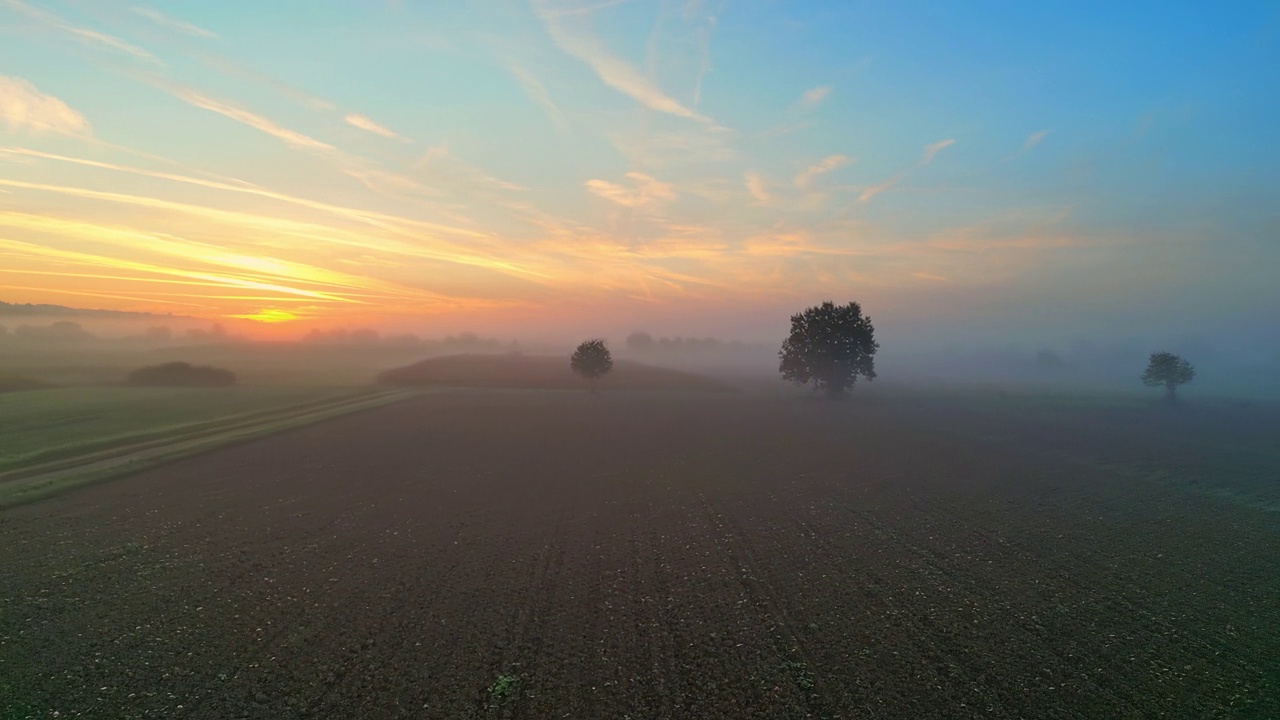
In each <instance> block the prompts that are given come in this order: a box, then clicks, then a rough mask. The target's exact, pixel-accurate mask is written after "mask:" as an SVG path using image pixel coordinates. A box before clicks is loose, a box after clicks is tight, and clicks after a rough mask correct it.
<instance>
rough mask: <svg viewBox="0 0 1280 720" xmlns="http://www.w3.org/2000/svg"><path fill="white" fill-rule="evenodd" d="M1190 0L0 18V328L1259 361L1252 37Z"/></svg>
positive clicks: (332, 8) (1260, 114)
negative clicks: (88, 311) (188, 319)
mask: <svg viewBox="0 0 1280 720" xmlns="http://www.w3.org/2000/svg"><path fill="white" fill-rule="evenodd" d="M1209 7H1210V6H1208V5H1204V4H1198V3H1186V4H1168V5H1160V6H1158V7H1157V6H1146V7H1138V6H1133V5H1123V4H1122V5H1114V4H1104V3H1098V4H1092V5H1088V6H1080V5H1078V4H1074V3H1049V4H1046V3H1037V4H1034V5H1025V6H1021V5H1007V6H1002V7H999V8H996V7H986V8H965V7H961V6H958V5H956V6H949V7H944V6H940V5H938V4H937V3H900V4H893V5H892V6H890V5H881V4H873V3H868V4H864V3H827V2H802V3H745V2H743V3H735V2H712V1H699V0H690V1H689V2H640V1H635V2H552V1H551V0H534V1H533V2H530V3H509V2H493V1H489V2H485V1H481V2H469V3H465V4H464V3H451V4H440V3H422V2H411V1H408V0H405V1H401V2H391V1H387V2H377V3H372V2H371V3H355V2H336V3H321V4H315V3H310V2H276V3H271V4H270V5H266V6H264V5H262V4H260V3H243V2H220V3H205V2H169V3H163V4H158V5H156V6H154V7H151V6H137V5H134V4H131V3H124V2H101V3H81V2H34V1H27V0H5V1H4V2H2V3H0V37H3V43H0V258H2V260H0V298H2V299H4V300H6V301H8V302H11V303H50V304H59V305H64V306H71V307H84V308H95V309H110V310H125V311H138V312H151V313H173V314H180V315H184V316H192V317H196V318H200V319H204V320H207V321H209V322H218V323H221V324H223V325H224V326H225V327H227V328H229V329H231V330H233V331H234V332H235V333H238V334H240V335H243V336H246V337H249V338H257V339H275V340H281V339H296V338H300V337H302V336H304V335H305V334H306V333H307V332H309V331H311V330H313V329H317V328H318V329H321V330H329V329H336V328H347V329H356V328H371V329H375V330H378V331H380V332H383V333H403V332H414V333H417V334H419V335H424V336H437V337H439V336H445V335H448V334H451V333H458V332H462V331H471V332H477V333H480V334H483V335H487V336H497V337H502V338H507V339H516V340H525V341H529V340H534V339H541V340H548V341H554V342H560V343H567V342H571V341H576V340H577V339H580V338H581V337H582V336H595V335H600V336H607V337H610V338H613V339H614V341H615V342H621V340H622V339H623V338H624V337H625V336H626V335H627V334H629V333H631V332H632V331H636V330H644V331H648V332H651V333H654V334H656V335H666V336H689V337H708V336H711V337H716V338H720V339H723V340H726V341H730V340H737V341H741V342H746V343H768V344H773V345H776V343H777V342H778V341H779V339H780V338H781V336H782V335H783V334H785V331H786V326H787V319H788V317H789V316H790V314H792V313H794V312H796V311H797V310H798V309H800V308H801V307H804V306H806V305H811V304H813V303H815V302H818V301H820V300H823V299H827V298H831V299H836V300H840V301H843V300H845V299H848V298H853V299H857V300H858V301H859V302H860V303H861V304H862V305H863V306H864V307H865V309H866V311H867V312H868V313H869V314H870V315H871V316H872V317H873V318H874V319H875V321H876V325H877V328H878V329H879V333H880V337H881V339H882V342H883V345H884V347H885V357H886V358H888V357H892V356H894V355H895V354H896V355H898V356H899V357H901V358H903V360H904V363H905V362H906V360H907V359H909V356H912V355H919V356H922V357H924V358H929V357H933V356H935V355H937V354H939V353H945V352H950V353H953V354H954V353H956V352H959V353H968V354H982V353H986V352H997V351H1005V350H1010V349H1012V350H1014V351H1017V352H1021V353H1025V354H1033V353H1035V352H1037V351H1038V350H1040V349H1042V348H1049V349H1052V350H1054V351H1055V352H1059V353H1066V352H1069V351H1070V349H1071V348H1072V347H1080V346H1088V347H1101V348H1104V349H1105V348H1132V350H1131V352H1136V353H1137V354H1138V356H1139V360H1140V359H1141V357H1142V355H1143V354H1144V353H1145V352H1147V351H1149V350H1150V349H1152V348H1155V347H1166V346H1167V347H1171V348H1174V349H1178V350H1180V351H1184V352H1192V351H1195V350H1201V349H1210V350H1212V352H1213V353H1216V354H1217V355H1219V356H1222V358H1223V360H1222V365H1223V367H1224V368H1229V367H1237V366H1239V367H1268V368H1274V367H1275V364H1276V362H1277V360H1278V358H1280V337H1278V336H1277V333H1280V330H1277V324H1276V323H1275V322H1274V317H1275V316H1276V313H1277V312H1280V283H1276V282H1275V281H1274V274H1275V267H1277V265H1280V245H1277V244H1276V242H1275V239H1276V232H1277V228H1278V227H1280V225H1278V223H1277V220H1278V218H1277V215H1276V206H1275V203H1273V202H1270V201H1269V198H1270V197H1271V195H1272V194H1274V190H1275V188H1276V187H1277V185H1278V184H1280V164H1277V163H1276V162H1275V160H1276V154H1275V151H1274V148H1275V147H1277V144H1278V143H1280V130H1277V126H1276V124H1275V123H1274V122H1272V121H1271V120H1272V118H1273V117H1274V115H1275V113H1276V111H1277V110H1278V109H1280V107H1278V105H1280V103H1278V99H1277V95H1278V93H1277V91H1276V86H1275V83H1274V79H1273V78H1272V77H1271V76H1272V75H1273V73H1272V72H1271V70H1270V68H1273V67H1275V66H1276V65H1277V64H1278V63H1280V58H1278V57H1277V55H1278V52H1277V49H1276V44H1275V36H1276V31H1277V22H1278V20H1277V11H1276V8H1275V7H1274V6H1273V5H1271V4H1268V3H1235V4H1232V5H1231V6H1230V7H1227V8H1217V7H1214V8H1213V10H1212V13H1211V17H1210V18H1208V19H1206V18H1207V15H1208V14H1210V11H1209ZM0 324H8V325H10V326H12V325H14V323H13V322H11V321H10V322H6V321H3V320H0ZM885 367H886V369H887V368H888V367H889V364H888V363H887V362H886V363H885ZM904 367H905V364H904ZM1131 374H1132V373H1131ZM1203 380H1204V381H1205V382H1209V378H1208V377H1205V378H1203Z"/></svg>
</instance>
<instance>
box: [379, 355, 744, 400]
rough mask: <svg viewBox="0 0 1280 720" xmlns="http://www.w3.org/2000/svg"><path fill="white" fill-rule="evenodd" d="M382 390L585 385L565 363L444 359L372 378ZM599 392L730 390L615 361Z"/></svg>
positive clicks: (530, 358)
mask: <svg viewBox="0 0 1280 720" xmlns="http://www.w3.org/2000/svg"><path fill="white" fill-rule="evenodd" d="M378 381H379V382H381V383H383V384H386V385H443V386H449V387H474V388H506V389H537V390H558V389H574V388H577V389H583V388H587V387H589V386H588V383H587V381H586V380H583V379H582V378H580V377H578V376H577V375H575V374H574V373H573V371H572V370H570V369H569V358H567V357H559V356H545V355H448V356H445V357H437V358H431V359H429V360H423V361H422V362H419V363H414V364H413V365H408V366H405V367H402V368H396V369H394V370H388V371H386V372H384V373H382V374H381V375H379V376H378ZM599 387H600V389H602V390H683V391H692V392H725V391H728V390H733V389H735V388H734V387H733V386H732V385H728V384H726V383H722V382H720V381H719V380H714V379H712V378H709V377H706V376H704V375H695V374H693V373H687V372H681V371H679V370H671V369H669V368H660V367H653V366H652V365H642V364H640V363H634V362H629V361H626V360H618V361H615V362H614V365H613V372H611V373H609V374H608V375H606V376H605V377H604V378H602V379H601V380H600V381H599Z"/></svg>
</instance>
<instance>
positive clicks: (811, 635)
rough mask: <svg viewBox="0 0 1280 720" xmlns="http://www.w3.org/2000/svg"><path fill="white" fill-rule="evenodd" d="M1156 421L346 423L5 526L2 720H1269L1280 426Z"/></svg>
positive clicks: (565, 413)
mask: <svg viewBox="0 0 1280 720" xmlns="http://www.w3.org/2000/svg"><path fill="white" fill-rule="evenodd" d="M1152 412H1156V411H1152ZM1125 413H1128V414H1127V415H1126V414H1125ZM1150 417H1151V416H1149V415H1146V414H1140V413H1138V412H1136V411H1132V410H1124V411H1108V410H1102V409H1079V410H1070V411H1066V410H1060V409H1059V410H1043V411H1042V410H1037V409H1027V408H1025V407H1024V408H985V407H984V408H973V407H965V406H958V405H945V404H937V403H932V404H931V403H927V402H920V401H911V402H907V401H895V400H892V399H877V400H874V401H870V400H868V401H865V402H864V401H860V400H859V399H857V398H855V399H854V400H851V401H847V402H843V403H831V402H825V401H811V400H807V399H795V398H768V397H755V396H751V395H745V394H717V395H700V396H692V395H677V394H670V395H660V394H653V395H643V394H624V393H616V394H606V395H603V396H599V397H594V398H593V397H590V396H587V395H586V394H585V393H528V392H510V393H504V392H493V393H478V392H468V393H441V394H435V395H428V396H423V397H420V398H415V399H411V400H408V401H406V402H403V403H400V404H397V405H393V406H388V407H383V408H380V409H376V410H371V411H368V412H364V413H361V414H358V415H348V416H344V417H341V418H338V419H334V420H331V421H326V422H323V423H320V424H316V425H312V426H308V427H305V428H300V429H295V430H291V431H288V432H285V433H282V434H278V435H274V436H271V437H269V438H264V439H262V440H258V441H252V442H248V443H245V444H241V445H237V446H234V447H230V448H226V449H222V450H218V451H215V452H211V453H207V454H204V455H201V456H197V457H191V458H187V459H183V460H180V461H176V462H173V463H171V464H169V465H166V466H163V467H160V468H156V469H153V470H149V471H146V472H143V473H140V474H137V475H134V476H131V477H128V478H124V479H121V480H117V481H113V482H111V483H107V484H102V485H96V486H92V487H88V488H85V489H82V490H79V491H76V492H74V493H70V494H67V495H63V496H59V497H56V498H53V499H50V500H46V501H42V502H40V503H36V504H32V505H27V506H23V507H18V508H13V509H10V510H6V511H3V512H0V568H3V574H2V575H0V717H3V718H6V719H8V718H28V717H29V718H50V717H55V716H56V717H60V718H69V717H86V718H113V719H114V718H313V717H314V718H356V717H360V718H566V717H567V718H584V719H588V718H591V719H594V718H627V717H630V718H902V719H903V720H908V719H910V720H919V719H920V718H970V717H971V718H1154V717H1162V718H1197V719H1199V718H1275V717H1280V686H1278V684H1277V683H1278V682H1280V680H1278V678H1280V514H1277V512H1276V510H1275V506H1274V504H1273V503H1274V502H1275V501H1276V500H1277V497H1276V489H1275V485H1276V482H1275V481H1276V480H1277V477H1276V473H1277V465H1276V463H1275V459H1274V456H1273V455H1269V454H1268V453H1269V452H1271V451H1272V449H1271V448H1270V446H1269V445H1267V444H1266V443H1265V441H1264V440H1263V439H1262V438H1264V437H1265V433H1263V432H1262V430H1259V429H1258V428H1259V424H1258V423H1261V422H1264V421H1265V422H1274V420H1275V417H1274V413H1273V414H1271V415H1265V417H1263V416H1261V415H1260V416H1259V417H1261V418H1262V419H1261V420H1258V419H1257V418H1254V419H1252V420H1249V421H1248V423H1246V424H1241V425H1239V427H1234V426H1233V425H1232V422H1231V421H1230V418H1232V417H1235V415H1232V414H1231V413H1228V412H1226V411H1223V413H1221V414H1220V415H1209V416H1205V417H1200V418H1199V419H1197V417H1198V416H1195V415H1194V414H1188V415H1186V416H1178V417H1172V418H1158V419H1156V420H1155V421H1148V422H1141V421H1142V420H1144V419H1146V420H1150ZM1255 421H1256V422H1255ZM1239 422H1244V421H1239ZM1270 427H1272V428H1273V429H1274V428H1275V425H1272V426H1270ZM1250 432H1254V433H1256V436H1255V435H1250ZM1273 437H1274V436H1273ZM1171 438H1172V439H1171ZM1178 438H1181V439H1182V440H1183V442H1181V443H1179V442H1177V439H1178ZM1250 453H1252V454H1250ZM1224 488H1225V490H1224ZM55 713H56V715H55Z"/></svg>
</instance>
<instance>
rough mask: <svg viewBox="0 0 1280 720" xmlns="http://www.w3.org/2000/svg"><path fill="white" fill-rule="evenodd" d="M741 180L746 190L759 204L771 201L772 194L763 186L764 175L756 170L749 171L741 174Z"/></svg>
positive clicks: (766, 203)
mask: <svg viewBox="0 0 1280 720" xmlns="http://www.w3.org/2000/svg"><path fill="white" fill-rule="evenodd" d="M742 181H743V182H744V183H745V184H746V186H747V192H748V193H751V197H753V198H755V201H756V202H757V203H759V204H761V205H768V204H769V203H771V202H773V196H772V195H770V194H769V190H768V189H767V188H766V187H765V180H764V176H763V175H761V174H760V173H757V172H749V173H747V174H746V175H745V176H743V178H742Z"/></svg>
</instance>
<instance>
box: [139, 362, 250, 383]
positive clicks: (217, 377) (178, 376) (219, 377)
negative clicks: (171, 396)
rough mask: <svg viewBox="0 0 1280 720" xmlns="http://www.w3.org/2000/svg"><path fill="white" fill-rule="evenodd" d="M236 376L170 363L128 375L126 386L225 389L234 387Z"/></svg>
mask: <svg viewBox="0 0 1280 720" xmlns="http://www.w3.org/2000/svg"><path fill="white" fill-rule="evenodd" d="M235 382H236V374H235V373H233V372H231V371H230V370H223V369H222V368H216V367H209V366H205V365H192V364H190V363H184V362H171V363H165V364H163V365H152V366H151V367H144V368H139V369H137V370H134V371H133V372H131V373H129V380H128V384H130V385H151V386H164V387H225V386H227V385H234V384H235Z"/></svg>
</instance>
